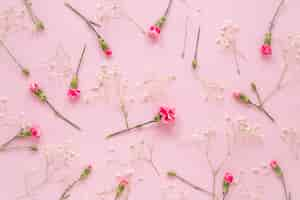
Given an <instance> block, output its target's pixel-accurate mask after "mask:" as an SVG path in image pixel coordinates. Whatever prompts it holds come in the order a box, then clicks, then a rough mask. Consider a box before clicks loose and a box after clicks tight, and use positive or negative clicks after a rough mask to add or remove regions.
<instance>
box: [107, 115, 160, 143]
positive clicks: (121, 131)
mask: <svg viewBox="0 0 300 200" xmlns="http://www.w3.org/2000/svg"><path fill="white" fill-rule="evenodd" d="M155 122H157V121H156V120H154V119H153V120H150V121H147V122H144V123H141V124H138V125H135V126H133V127H129V128H126V129H123V130H120V131H117V132H114V133H111V134H109V135H107V136H106V139H110V138H112V137H114V136H117V135H120V134H123V133H126V132H129V131H131V130H134V129H137V128H141V127H142V126H145V125H148V124H152V123H155Z"/></svg>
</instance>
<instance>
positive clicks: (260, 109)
mask: <svg viewBox="0 0 300 200" xmlns="http://www.w3.org/2000/svg"><path fill="white" fill-rule="evenodd" d="M250 104H251V105H253V106H254V107H256V108H257V109H258V110H259V111H261V112H263V113H264V114H265V115H266V116H267V117H268V118H269V119H270V120H271V121H272V122H275V119H274V118H273V117H272V115H271V114H270V113H268V112H267V111H266V109H265V108H264V107H263V106H262V105H258V104H255V103H252V102H251V103H250Z"/></svg>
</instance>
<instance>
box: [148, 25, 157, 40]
mask: <svg viewBox="0 0 300 200" xmlns="http://www.w3.org/2000/svg"><path fill="white" fill-rule="evenodd" d="M159 35H160V28H159V27H158V26H155V25H154V26H151V27H150V29H149V32H148V36H149V38H151V39H153V40H157V39H158V38H159Z"/></svg>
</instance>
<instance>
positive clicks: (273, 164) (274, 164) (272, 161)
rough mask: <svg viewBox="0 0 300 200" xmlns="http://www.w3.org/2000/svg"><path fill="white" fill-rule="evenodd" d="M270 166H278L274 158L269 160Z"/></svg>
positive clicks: (273, 167) (274, 167)
mask: <svg viewBox="0 0 300 200" xmlns="http://www.w3.org/2000/svg"><path fill="white" fill-rule="evenodd" d="M270 166H271V168H272V169H276V168H277V167H278V163H277V161H276V160H271V162H270Z"/></svg>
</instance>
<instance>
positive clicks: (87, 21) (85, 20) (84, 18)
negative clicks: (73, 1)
mask: <svg viewBox="0 0 300 200" xmlns="http://www.w3.org/2000/svg"><path fill="white" fill-rule="evenodd" d="M65 6H66V7H67V8H69V9H70V10H71V11H73V12H74V13H75V14H76V15H78V16H79V17H80V18H81V19H82V20H83V21H84V22H85V23H86V24H87V25H88V27H89V28H90V29H91V30H92V31H93V32H94V33H95V34H96V36H97V38H98V39H101V38H102V36H101V35H100V34H99V33H98V32H97V30H96V29H95V28H94V26H93V25H92V23H91V21H90V20H89V19H88V18H86V17H85V16H84V15H82V14H81V13H80V12H79V11H78V10H76V9H75V8H73V7H72V6H71V5H70V4H69V3H66V2H65Z"/></svg>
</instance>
